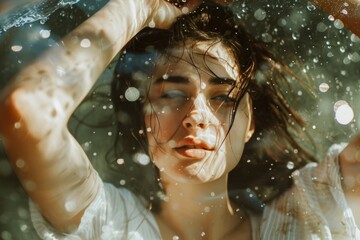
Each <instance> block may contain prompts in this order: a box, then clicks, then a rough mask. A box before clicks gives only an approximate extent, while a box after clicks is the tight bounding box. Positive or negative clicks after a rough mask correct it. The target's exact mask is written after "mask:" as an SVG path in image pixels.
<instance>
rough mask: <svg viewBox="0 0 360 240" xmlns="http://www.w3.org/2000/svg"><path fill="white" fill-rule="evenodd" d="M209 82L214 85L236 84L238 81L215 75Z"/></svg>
mask: <svg viewBox="0 0 360 240" xmlns="http://www.w3.org/2000/svg"><path fill="white" fill-rule="evenodd" d="M209 84H212V85H230V86H235V85H236V81H235V80H234V79H232V78H221V77H214V78H211V79H210V80H209Z"/></svg>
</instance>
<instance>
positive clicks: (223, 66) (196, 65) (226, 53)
mask: <svg viewBox="0 0 360 240" xmlns="http://www.w3.org/2000/svg"><path fill="white" fill-rule="evenodd" d="M179 65H180V66H179ZM184 68H185V69H184ZM156 70H157V71H155V72H158V73H161V72H164V71H166V72H169V71H172V72H177V73H188V72H194V71H195V72H196V73H201V72H205V73H211V74H215V75H219V76H222V77H229V78H232V79H234V80H237V79H239V68H238V66H237V64H236V60H235V57H234V54H232V53H231V51H230V50H229V48H227V47H225V46H224V45H223V44H222V43H220V42H197V43H195V44H194V43H191V44H189V43H187V44H185V46H184V47H174V48H172V49H170V50H169V52H168V54H167V56H166V57H163V58H162V60H160V61H159V64H158V67H157V69H156Z"/></svg>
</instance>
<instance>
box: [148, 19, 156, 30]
mask: <svg viewBox="0 0 360 240" xmlns="http://www.w3.org/2000/svg"><path fill="white" fill-rule="evenodd" d="M148 26H149V28H155V26H156V24H155V21H154V20H151V21H150V22H149V25H148Z"/></svg>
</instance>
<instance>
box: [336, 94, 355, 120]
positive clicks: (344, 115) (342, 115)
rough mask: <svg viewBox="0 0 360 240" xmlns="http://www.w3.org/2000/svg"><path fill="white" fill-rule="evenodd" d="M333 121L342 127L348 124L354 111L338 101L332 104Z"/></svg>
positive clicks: (344, 102)
mask: <svg viewBox="0 0 360 240" xmlns="http://www.w3.org/2000/svg"><path fill="white" fill-rule="evenodd" d="M334 111H335V119H336V121H337V122H338V123H340V124H342V125H347V124H349V123H350V122H351V121H352V120H353V118H354V111H353V109H352V108H351V107H350V106H349V104H348V103H347V102H346V101H344V100H339V101H337V102H336V103H335V104H334Z"/></svg>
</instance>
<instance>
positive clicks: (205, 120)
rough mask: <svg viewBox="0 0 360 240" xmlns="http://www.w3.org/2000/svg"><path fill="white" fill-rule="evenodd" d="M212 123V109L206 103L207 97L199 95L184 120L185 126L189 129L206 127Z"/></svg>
mask: <svg viewBox="0 0 360 240" xmlns="http://www.w3.org/2000/svg"><path fill="white" fill-rule="evenodd" d="M209 123H210V109H209V107H208V106H207V104H206V100H205V97H204V96H202V95H199V96H197V97H196V98H195V100H194V102H193V105H192V107H191V109H190V110H189V112H188V114H187V115H186V117H185V118H184V120H183V126H184V127H185V128H187V129H196V128H201V129H205V128H207V127H208V125H209Z"/></svg>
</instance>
